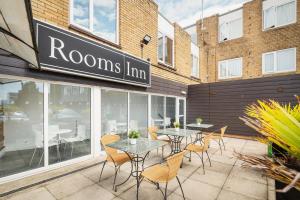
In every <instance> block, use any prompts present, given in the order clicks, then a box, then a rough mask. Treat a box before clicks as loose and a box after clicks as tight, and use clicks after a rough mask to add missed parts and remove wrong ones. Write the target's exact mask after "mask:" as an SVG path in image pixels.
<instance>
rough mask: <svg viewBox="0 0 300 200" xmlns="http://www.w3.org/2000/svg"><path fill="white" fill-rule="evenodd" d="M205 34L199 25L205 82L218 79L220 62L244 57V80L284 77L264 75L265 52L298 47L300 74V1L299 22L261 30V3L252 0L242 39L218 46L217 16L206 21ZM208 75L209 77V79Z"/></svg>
mask: <svg viewBox="0 0 300 200" xmlns="http://www.w3.org/2000/svg"><path fill="white" fill-rule="evenodd" d="M204 27H205V28H206V29H205V30H204V31H202V30H201V23H200V21H198V22H197V30H198V31H197V32H198V41H199V42H200V43H199V44H200V46H201V52H200V54H201V55H200V58H201V63H200V68H201V80H202V81H203V82H215V81H219V80H218V76H217V75H218V73H217V70H218V67H217V63H218V61H220V60H225V59H230V58H235V57H243V77H242V78H243V79H248V78H257V77H263V76H278V75H283V74H282V73H281V74H272V75H263V74H262V67H261V65H262V53H265V52H269V51H275V50H279V49H285V48H292V47H296V48H297V63H296V65H297V72H291V73H290V74H294V73H300V54H299V47H300V39H299V35H300V1H299V0H298V1H297V23H295V24H290V25H287V26H284V27H280V28H275V29H273V30H268V31H262V0H253V1H251V2H248V3H245V4H244V6H243V37H241V38H238V39H233V40H228V41H226V42H222V43H218V15H214V16H211V17H208V18H205V19H204ZM207 75H208V78H207Z"/></svg>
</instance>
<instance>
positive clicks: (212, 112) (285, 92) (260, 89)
mask: <svg viewBox="0 0 300 200" xmlns="http://www.w3.org/2000/svg"><path fill="white" fill-rule="evenodd" d="M295 94H298V95H300V74H294V75H286V76H276V77H264V78H256V79H248V80H238V81H223V82H218V83H209V84H198V85H191V86H189V87H188V98H187V122H188V123H191V122H194V121H195V118H197V117H199V116H200V117H202V118H203V119H204V123H205V122H207V123H212V124H214V125H215V126H214V128H212V129H211V130H214V129H218V128H220V127H222V126H224V125H228V126H229V129H228V131H227V132H228V133H230V134H236V135H242V136H253V135H255V134H257V133H256V132H255V131H254V130H252V129H251V128H249V127H247V126H246V125H244V124H243V122H242V121H241V120H240V119H239V117H240V116H243V115H244V110H245V107H246V106H247V105H249V104H251V103H254V102H256V101H257V99H275V100H278V101H279V102H282V103H288V102H291V103H292V104H295V103H296V99H295V98H294V95H295Z"/></svg>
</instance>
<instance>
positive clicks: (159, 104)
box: [151, 95, 165, 128]
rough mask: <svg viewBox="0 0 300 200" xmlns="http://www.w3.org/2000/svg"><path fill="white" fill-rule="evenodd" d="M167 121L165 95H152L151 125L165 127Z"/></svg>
mask: <svg viewBox="0 0 300 200" xmlns="http://www.w3.org/2000/svg"><path fill="white" fill-rule="evenodd" d="M164 122H165V97H164V96H155V95H152V96H151V126H156V127H159V128H164Z"/></svg>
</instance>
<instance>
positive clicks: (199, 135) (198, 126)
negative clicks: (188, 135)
mask: <svg viewBox="0 0 300 200" xmlns="http://www.w3.org/2000/svg"><path fill="white" fill-rule="evenodd" d="M186 126H187V127H190V128H195V129H197V130H198V132H197V134H196V139H195V141H194V142H195V143H196V142H198V141H200V143H201V142H202V130H203V129H208V128H211V127H213V126H214V125H213V124H188V125H186Z"/></svg>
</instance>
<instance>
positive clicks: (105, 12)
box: [71, 0, 117, 43]
mask: <svg viewBox="0 0 300 200" xmlns="http://www.w3.org/2000/svg"><path fill="white" fill-rule="evenodd" d="M89 5H92V6H91V7H89ZM89 8H91V10H89ZM71 17H72V19H73V21H72V23H73V24H74V25H77V26H79V27H82V28H84V29H87V30H88V31H90V32H92V33H93V34H95V35H97V36H99V37H102V38H104V39H106V40H109V41H111V42H115V43H117V33H116V32H117V0H109V1H107V0H106V1H103V0H73V16H71ZM91 22H92V24H91Z"/></svg>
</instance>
